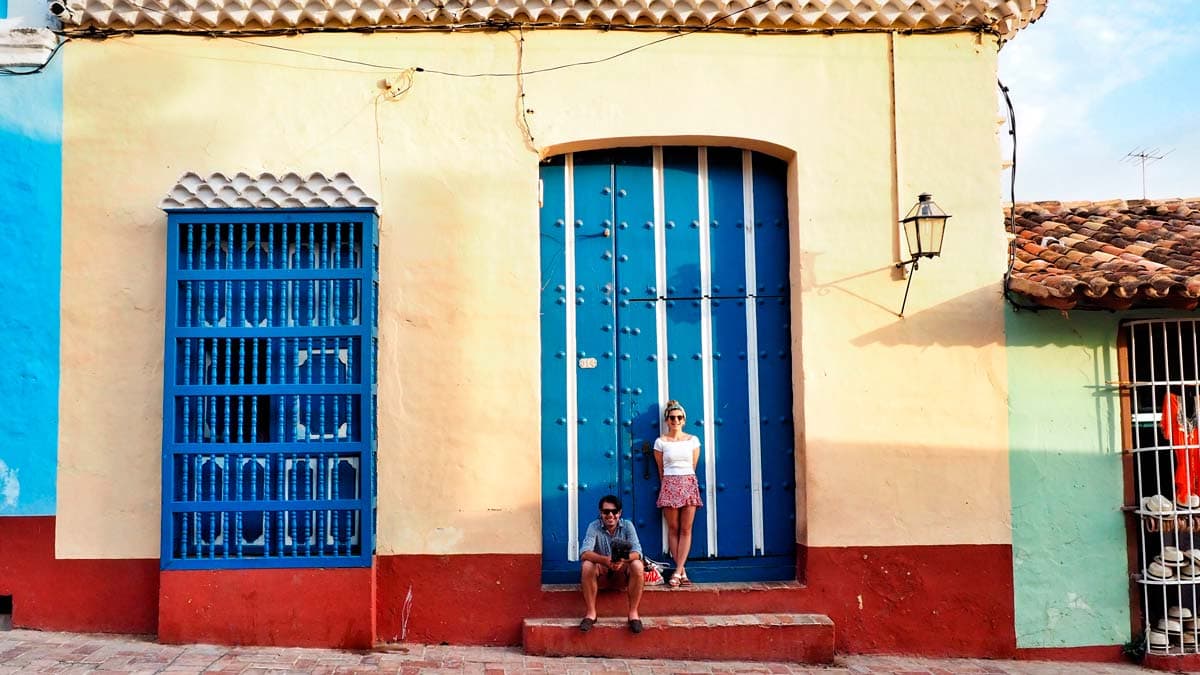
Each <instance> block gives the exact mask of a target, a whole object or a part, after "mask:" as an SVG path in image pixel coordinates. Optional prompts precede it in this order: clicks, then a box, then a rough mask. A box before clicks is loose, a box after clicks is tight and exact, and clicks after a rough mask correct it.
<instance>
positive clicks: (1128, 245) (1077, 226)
mask: <svg viewBox="0 0 1200 675" xmlns="http://www.w3.org/2000/svg"><path fill="white" fill-rule="evenodd" d="M1014 211H1015V216H1014V213H1013V211H1009V213H1007V214H1006V215H1007V216H1008V217H1010V218H1011V222H1012V223H1013V227H1012V229H1013V232H1012V234H1013V235H1014V239H1013V242H1012V246H1013V250H1012V253H1013V266H1012V270H1011V272H1010V274H1009V277H1008V290H1009V291H1010V292H1012V293H1015V294H1017V295H1018V296H1021V297H1020V300H1021V301H1022V302H1023V303H1024V304H1028V305H1032V306H1036V307H1047V308H1053V309H1059V310H1069V309H1076V308H1078V309H1108V310H1124V309H1135V308H1143V307H1165V308H1173V309H1185V310H1192V309H1196V307H1197V305H1198V303H1200V198H1196V199H1171V200H1136V201H1135V200H1130V201H1123V200H1113V201H1107V202H1067V203H1063V202H1034V203H1018V204H1017V205H1016V208H1015V209H1014Z"/></svg>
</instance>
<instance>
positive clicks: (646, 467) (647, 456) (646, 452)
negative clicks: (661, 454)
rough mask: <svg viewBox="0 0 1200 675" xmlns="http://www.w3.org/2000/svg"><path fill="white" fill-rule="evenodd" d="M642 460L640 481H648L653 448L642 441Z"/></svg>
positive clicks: (652, 459)
mask: <svg viewBox="0 0 1200 675" xmlns="http://www.w3.org/2000/svg"><path fill="white" fill-rule="evenodd" d="M642 459H643V460H644V461H643V462H642V479H643V480H650V462H653V461H654V448H651V447H650V443H648V442H647V441H642Z"/></svg>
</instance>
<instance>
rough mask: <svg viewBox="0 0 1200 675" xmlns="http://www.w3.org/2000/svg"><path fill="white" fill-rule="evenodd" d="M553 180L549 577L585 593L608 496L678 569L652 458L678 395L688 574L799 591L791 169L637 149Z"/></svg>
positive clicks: (549, 166) (547, 322) (598, 157)
mask: <svg viewBox="0 0 1200 675" xmlns="http://www.w3.org/2000/svg"><path fill="white" fill-rule="evenodd" d="M541 178H542V208H541V218H540V235H541V280H542V284H541V342H542V362H541V366H542V411H541V413H542V416H541V417H542V532H543V579H544V580H545V581H546V582H551V583H555V582H570V581H575V580H577V578H578V569H579V568H578V562H577V561H578V547H579V542H580V541H581V539H582V537H583V533H584V531H585V530H586V528H587V526H588V524H589V523H590V522H592V521H593V520H595V519H596V517H597V502H598V500H599V499H600V498H601V497H602V496H604V495H606V494H616V495H618V496H620V497H621V499H622V500H623V502H624V515H625V517H626V518H629V519H631V520H633V522H634V523H635V525H636V526H637V528H638V534H639V537H640V538H641V541H642V544H643V547H644V549H645V551H646V553H647V554H648V555H649V556H650V557H651V558H654V559H659V560H664V559H666V558H667V556H666V554H665V552H664V550H665V548H666V547H665V529H664V526H663V522H662V518H661V514H660V512H659V509H658V508H657V507H656V505H655V502H656V499H657V494H658V488H659V479H658V471H657V467H656V465H655V461H654V455H653V450H652V447H653V444H654V440H655V439H656V438H657V437H658V435H659V434H660V433H661V431H662V430H663V429H662V426H661V422H662V414H661V411H662V410H663V408H664V406H665V403H666V402H667V401H668V400H670V399H677V400H679V401H680V402H681V403H682V404H683V406H684V407H685V408H686V409H687V425H686V427H685V431H687V432H689V433H691V434H694V435H696V436H697V437H699V439H700V443H701V455H700V462H699V466H698V467H697V470H696V473H697V477H698V480H699V483H700V490H701V496H702V498H703V501H704V507H703V508H701V509H700V510H699V511H698V512H697V514H696V520H695V525H694V528H693V538H692V549H691V552H690V556H691V557H690V559H689V563H688V569H689V571H691V572H692V574H690V576H693V577H695V578H696V579H697V580H700V581H731V580H746V581H748V580H764V579H792V578H795V573H796V572H795V541H796V537H795V530H796V520H795V513H796V510H795V508H796V507H795V498H796V492H795V480H796V479H795V462H794V439H795V429H794V425H793V420H792V384H791V383H792V363H791V346H790V329H789V318H790V305H789V294H788V291H789V284H788V218H787V187H786V178H787V165H786V164H785V163H784V162H782V161H780V160H777V159H775V158H772V157H769V156H766V155H762V154H759V153H755V152H751V151H748V150H741V149H736V148H716V147H707V148H705V147H700V148H697V147H646V148H623V149H619V150H609V151H594V152H583V153H572V154H567V155H561V156H556V157H553V158H550V159H548V160H546V161H545V162H544V163H543V165H542V167H541Z"/></svg>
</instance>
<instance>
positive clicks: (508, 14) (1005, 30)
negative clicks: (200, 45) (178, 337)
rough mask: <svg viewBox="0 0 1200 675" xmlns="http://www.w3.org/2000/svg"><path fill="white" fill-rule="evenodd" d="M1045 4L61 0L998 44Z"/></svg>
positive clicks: (164, 15)
mask: <svg viewBox="0 0 1200 675" xmlns="http://www.w3.org/2000/svg"><path fill="white" fill-rule="evenodd" d="M1047 2H1048V0H766V1H765V2H764V3H763V4H761V5H755V4H754V2H753V0H448V1H444V2H443V1H437V0H435V1H430V0H258V1H251V0H66V2H65V3H60V4H59V6H63V5H65V7H66V9H65V10H64V11H63V12H62V13H61V14H60V16H59V18H60V19H62V21H63V25H64V27H65V28H66V29H67V30H68V31H71V30H77V29H96V30H120V31H126V30H133V31H138V30H144V31H154V30H163V29H169V30H183V31H187V30H196V31H211V30H223V29H230V30H243V31H244V30H271V29H281V28H283V29H295V28H351V27H359V28H362V27H386V26H405V27H437V26H455V25H462V24H474V23H482V24H489V23H490V24H497V23H500V24H503V23H524V24H529V23H533V24H549V25H554V24H560V25H569V26H580V25H585V26H596V27H598V28H601V27H611V26H640V27H646V28H679V27H687V26H691V27H701V26H705V25H707V24H709V23H712V24H713V25H714V26H715V27H718V28H745V29H759V30H762V29H793V30H830V29H833V30H861V29H876V30H878V29H892V30H901V31H903V30H923V29H954V28H976V29H978V28H983V29H988V30H993V31H995V32H997V33H999V34H1000V35H1001V36H1002V37H1004V38H1005V39H1008V38H1011V37H1012V36H1013V35H1014V34H1016V32H1017V31H1018V30H1020V29H1022V28H1024V27H1025V26H1027V25H1029V24H1030V23H1032V22H1034V21H1036V20H1037V19H1038V18H1040V17H1041V16H1042V13H1043V12H1045V11H1046V3H1047Z"/></svg>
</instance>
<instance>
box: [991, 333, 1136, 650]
mask: <svg viewBox="0 0 1200 675" xmlns="http://www.w3.org/2000/svg"><path fill="white" fill-rule="evenodd" d="M1121 318H1122V317H1121V316H1119V315H1115V314H1109V313H1097V312H1071V313H1070V315H1069V316H1066V317H1064V316H1063V315H1062V314H1061V313H1059V312H1056V311H1043V312H1039V313H1037V314H1034V313H1032V312H1028V311H1022V312H1017V313H1014V312H1012V311H1011V309H1010V310H1009V311H1008V315H1007V319H1006V322H1005V329H1006V333H1007V345H1008V381H1009V436H1010V442H1011V446H1010V447H1011V452H1010V455H1009V457H1010V459H1009V468H1010V476H1011V478H1010V480H1011V481H1012V487H1011V491H1012V542H1013V577H1014V579H1013V583H1014V589H1015V590H1014V595H1015V598H1014V602H1015V605H1016V607H1015V609H1016V616H1015V622H1016V633H1017V646H1018V647H1074V646H1088V645H1113V644H1121V643H1123V642H1126V641H1127V640H1129V639H1130V634H1129V633H1130V631H1129V597H1130V596H1129V571H1128V569H1127V563H1126V552H1125V521H1124V516H1123V515H1122V514H1121V511H1120V508H1121V500H1122V496H1123V491H1122V469H1121V454H1120V453H1121V409H1120V401H1119V397H1118V390H1117V389H1116V388H1115V387H1113V386H1111V385H1107V384H1106V383H1108V382H1112V381H1115V380H1117V379H1118V377H1117V374H1118V370H1117V368H1118V366H1117V349H1116V337H1117V329H1118V325H1119V321H1120V319H1121Z"/></svg>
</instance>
